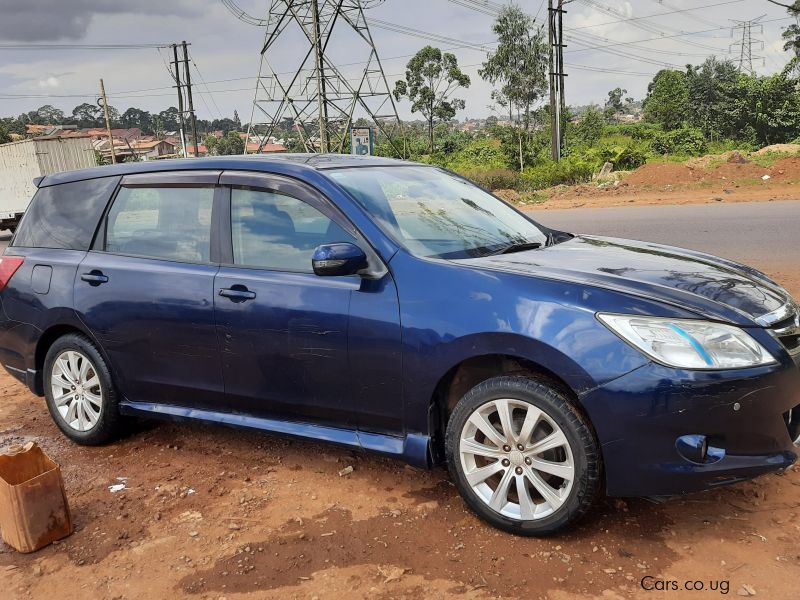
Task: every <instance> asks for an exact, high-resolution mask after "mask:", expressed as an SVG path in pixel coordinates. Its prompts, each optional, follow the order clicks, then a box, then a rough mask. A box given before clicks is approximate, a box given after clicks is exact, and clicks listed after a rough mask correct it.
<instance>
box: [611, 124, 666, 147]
mask: <svg viewBox="0 0 800 600" xmlns="http://www.w3.org/2000/svg"><path fill="white" fill-rule="evenodd" d="M607 131H608V133H609V134H616V135H624V136H627V137H630V138H632V139H634V140H645V141H648V142H652V141H653V140H654V139H656V138H657V137H658V136H659V135H661V134H662V133H664V130H663V129H661V126H660V125H657V124H656V123H646V122H644V121H641V122H639V123H621V124H619V125H609V126H608V128H607Z"/></svg>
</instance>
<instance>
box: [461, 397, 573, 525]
mask: <svg viewBox="0 0 800 600" xmlns="http://www.w3.org/2000/svg"><path fill="white" fill-rule="evenodd" d="M459 454H460V457H461V467H462V469H463V471H464V477H465V478H466V480H467V483H469V485H470V486H471V487H472V491H473V492H475V494H476V495H477V496H478V498H480V499H481V500H482V501H483V502H485V503H486V505H487V506H489V507H490V508H491V509H492V510H494V511H496V512H498V513H500V514H501V515H503V516H506V517H509V518H512V519H518V520H522V521H532V520H537V519H543V518H544V517H547V516H549V515H551V514H553V513H554V512H555V511H557V510H558V509H559V508H560V507H561V506H562V505H563V504H564V502H565V501H566V500H567V498H568V497H569V493H570V490H571V489H572V485H573V482H574V480H575V463H574V460H573V454H572V448H571V447H570V445H569V441H568V440H567V437H566V436H565V435H564V432H563V431H562V430H561V428H560V427H559V426H558V425H557V424H556V422H555V421H554V420H553V419H552V417H550V415H548V414H547V413H545V412H544V411H542V410H540V409H539V408H537V407H536V406H534V405H532V404H529V403H528V402H523V401H522V400H514V399H500V400H492V401H491V402H487V403H486V404H484V405H482V406H481V407H479V408H478V409H477V410H475V411H474V412H473V413H472V414H471V415H470V417H469V419H468V420H467V422H466V423H465V424H464V427H463V429H462V430H461V438H460V440H459Z"/></svg>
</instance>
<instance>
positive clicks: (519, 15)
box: [478, 6, 548, 171]
mask: <svg viewBox="0 0 800 600" xmlns="http://www.w3.org/2000/svg"><path fill="white" fill-rule="evenodd" d="M492 31H493V32H494V34H495V35H496V36H497V41H498V45H497V49H496V50H495V51H494V52H490V53H489V55H488V56H487V59H486V62H484V63H483V66H482V68H481V69H480V70H479V71H478V73H479V74H480V76H481V77H483V78H484V79H485V80H486V81H488V82H489V83H491V84H492V85H498V86H499V88H498V89H495V90H494V91H493V92H492V99H493V100H494V101H495V103H496V104H497V105H498V106H500V107H502V108H504V109H505V110H507V111H508V115H509V119H510V120H514V118H515V117H516V121H517V123H518V131H517V141H518V147H519V169H520V171H521V170H522V169H523V168H524V167H525V163H524V158H523V145H524V144H527V143H528V142H529V140H530V132H531V126H532V125H533V121H532V110H533V107H534V106H535V105H536V103H537V102H538V101H539V100H541V99H542V97H543V96H544V95H545V93H546V92H547V75H546V67H547V57H548V47H547V43H546V41H545V39H544V34H543V33H542V30H541V29H540V28H537V27H536V22H535V21H534V19H533V18H531V17H530V16H528V15H527V14H526V13H525V12H524V11H523V10H522V9H521V8H519V7H518V6H504V7H503V8H502V9H501V10H500V13H499V14H498V16H497V20H495V22H494V24H493V25H492Z"/></svg>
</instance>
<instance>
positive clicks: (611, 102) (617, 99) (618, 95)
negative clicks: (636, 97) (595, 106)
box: [604, 87, 633, 122]
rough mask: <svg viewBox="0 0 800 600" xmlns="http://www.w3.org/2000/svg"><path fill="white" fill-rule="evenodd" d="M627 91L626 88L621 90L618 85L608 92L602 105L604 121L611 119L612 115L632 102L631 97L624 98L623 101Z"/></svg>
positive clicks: (623, 110)
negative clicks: (603, 105)
mask: <svg viewBox="0 0 800 600" xmlns="http://www.w3.org/2000/svg"><path fill="white" fill-rule="evenodd" d="M627 93H628V90H623V89H622V88H619V87H618V88H614V89H613V90H611V91H610V92H608V100H606V104H605V107H604V114H605V117H606V121H609V122H610V121H613V120H614V115H616V114H618V113H621V112H625V109H626V107H627V105H629V104H631V103H632V102H633V98H625V101H624V102H623V98H624V97H625V94H627Z"/></svg>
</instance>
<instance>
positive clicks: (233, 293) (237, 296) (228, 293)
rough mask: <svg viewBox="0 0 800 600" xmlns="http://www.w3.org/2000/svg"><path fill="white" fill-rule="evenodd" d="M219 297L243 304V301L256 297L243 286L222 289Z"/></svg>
mask: <svg viewBox="0 0 800 600" xmlns="http://www.w3.org/2000/svg"><path fill="white" fill-rule="evenodd" d="M219 295H220V296H225V297H226V298H230V299H231V300H233V301H234V302H244V301H245V300H252V299H253V298H255V297H256V293H255V292H251V291H250V290H248V289H247V288H246V287H245V286H243V285H235V286H233V287H229V288H222V289H221V290H220V291H219Z"/></svg>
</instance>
